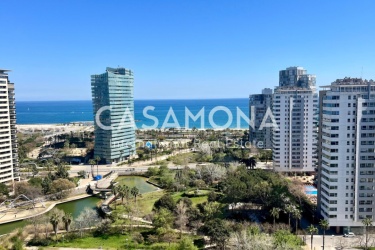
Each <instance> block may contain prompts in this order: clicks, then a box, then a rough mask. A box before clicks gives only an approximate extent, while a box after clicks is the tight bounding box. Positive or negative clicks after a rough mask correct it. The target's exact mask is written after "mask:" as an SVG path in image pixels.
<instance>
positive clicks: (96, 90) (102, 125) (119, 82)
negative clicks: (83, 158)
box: [91, 67, 136, 163]
mask: <svg viewBox="0 0 375 250" xmlns="http://www.w3.org/2000/svg"><path fill="white" fill-rule="evenodd" d="M133 84H134V76H133V72H132V71H131V70H129V69H125V68H109V67H107V69H106V72H105V73H103V74H99V75H92V76H91V89H92V100H93V111H94V124H95V147H94V154H95V157H96V156H99V157H100V158H101V160H102V161H103V162H106V163H113V162H120V161H123V160H125V159H127V158H128V157H130V156H131V155H133V154H135V152H136V151H135V123H134V95H133Z"/></svg>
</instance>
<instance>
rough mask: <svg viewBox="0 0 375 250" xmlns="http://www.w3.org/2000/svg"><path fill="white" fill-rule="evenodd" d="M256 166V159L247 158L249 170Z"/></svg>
mask: <svg viewBox="0 0 375 250" xmlns="http://www.w3.org/2000/svg"><path fill="white" fill-rule="evenodd" d="M256 165H257V160H256V158H255V157H250V158H249V167H250V168H251V169H254V168H255V166H256Z"/></svg>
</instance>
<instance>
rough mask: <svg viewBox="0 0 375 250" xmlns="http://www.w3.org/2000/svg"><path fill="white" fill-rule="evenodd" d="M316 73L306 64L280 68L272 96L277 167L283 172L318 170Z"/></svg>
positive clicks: (275, 162)
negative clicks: (311, 71) (309, 70)
mask: <svg viewBox="0 0 375 250" xmlns="http://www.w3.org/2000/svg"><path fill="white" fill-rule="evenodd" d="M315 79H316V77H315V75H307V74H306V70H304V69H303V68H302V67H290V68H287V69H286V70H281V71H280V81H279V87H276V88H275V91H274V94H273V98H272V112H273V115H274V118H275V120H276V123H277V126H278V129H275V128H273V137H272V144H273V166H274V170H275V171H279V172H314V171H315V167H316V164H317V148H316V146H317V145H316V144H317V111H318V95H317V93H316V88H315V82H316V80H315Z"/></svg>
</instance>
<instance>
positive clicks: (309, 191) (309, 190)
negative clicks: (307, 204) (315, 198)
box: [305, 186, 318, 195]
mask: <svg viewBox="0 0 375 250" xmlns="http://www.w3.org/2000/svg"><path fill="white" fill-rule="evenodd" d="M305 194H308V195H318V190H317V189H316V188H315V187H314V186H305Z"/></svg>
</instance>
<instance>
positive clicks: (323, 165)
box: [318, 78, 375, 232]
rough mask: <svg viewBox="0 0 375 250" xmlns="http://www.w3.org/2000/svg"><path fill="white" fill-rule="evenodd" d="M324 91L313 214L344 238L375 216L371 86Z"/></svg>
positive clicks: (345, 84) (374, 86) (358, 82)
mask: <svg viewBox="0 0 375 250" xmlns="http://www.w3.org/2000/svg"><path fill="white" fill-rule="evenodd" d="M323 88H324V90H323V91H320V115H319V125H320V126H319V163H318V166H319V167H318V170H319V173H318V176H319V178H318V181H319V182H318V183H319V184H318V209H319V211H320V213H321V215H322V216H323V217H324V218H325V219H326V220H328V222H329V225H330V226H336V227H337V231H339V230H340V229H343V230H344V232H348V231H352V230H353V229H352V228H351V227H360V226H362V222H361V221H362V220H363V219H364V218H366V217H370V218H374V216H375V82H374V81H372V80H370V81H367V80H363V79H358V78H345V79H339V80H336V81H335V82H333V83H332V84H331V85H329V86H324V87H323Z"/></svg>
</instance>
